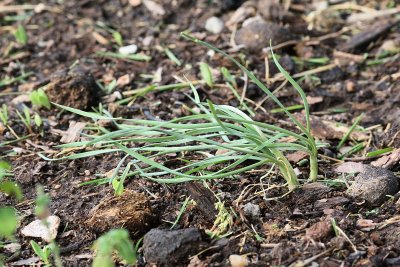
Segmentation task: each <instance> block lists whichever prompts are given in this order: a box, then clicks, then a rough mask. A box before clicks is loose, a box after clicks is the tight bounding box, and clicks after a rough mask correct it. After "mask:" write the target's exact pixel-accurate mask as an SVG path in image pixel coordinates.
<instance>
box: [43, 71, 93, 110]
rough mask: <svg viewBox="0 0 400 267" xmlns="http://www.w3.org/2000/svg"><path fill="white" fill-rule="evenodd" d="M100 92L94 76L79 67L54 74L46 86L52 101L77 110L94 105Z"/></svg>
mask: <svg viewBox="0 0 400 267" xmlns="http://www.w3.org/2000/svg"><path fill="white" fill-rule="evenodd" d="M99 92H100V88H99V87H98V86H97V84H96V81H95V79H94V78H93V76H92V75H91V74H90V73H88V72H87V71H85V70H83V69H82V68H79V67H76V68H73V69H66V70H61V71H58V72H56V73H54V74H53V75H52V76H51V78H50V83H49V84H48V85H47V86H46V94H47V95H48V97H49V99H50V101H52V102H55V103H59V104H62V105H64V106H68V107H72V108H76V109H88V108H89V107H90V106H92V105H94V104H95V103H96V101H97V100H98V94H99Z"/></svg>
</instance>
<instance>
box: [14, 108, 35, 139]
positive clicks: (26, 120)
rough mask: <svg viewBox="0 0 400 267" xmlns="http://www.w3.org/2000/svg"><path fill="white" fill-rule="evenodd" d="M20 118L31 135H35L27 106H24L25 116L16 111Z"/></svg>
mask: <svg viewBox="0 0 400 267" xmlns="http://www.w3.org/2000/svg"><path fill="white" fill-rule="evenodd" d="M16 112H17V115H18V117H19V118H20V119H21V122H22V123H23V124H24V125H25V126H26V128H27V129H28V131H29V133H33V130H32V126H31V113H30V110H29V108H28V107H27V106H24V108H23V109H22V112H23V115H22V114H21V113H20V112H19V111H18V110H16Z"/></svg>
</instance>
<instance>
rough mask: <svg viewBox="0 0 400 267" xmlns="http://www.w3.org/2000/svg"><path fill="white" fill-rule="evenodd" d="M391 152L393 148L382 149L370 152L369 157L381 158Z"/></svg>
mask: <svg viewBox="0 0 400 267" xmlns="http://www.w3.org/2000/svg"><path fill="white" fill-rule="evenodd" d="M391 151H393V147H387V148H382V149H378V150H375V151H371V152H368V153H367V157H376V156H380V155H382V154H385V153H388V152H391Z"/></svg>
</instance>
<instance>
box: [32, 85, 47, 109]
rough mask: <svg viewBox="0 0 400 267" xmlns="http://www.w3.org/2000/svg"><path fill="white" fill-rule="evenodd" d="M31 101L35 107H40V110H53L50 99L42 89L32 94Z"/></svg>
mask: <svg viewBox="0 0 400 267" xmlns="http://www.w3.org/2000/svg"><path fill="white" fill-rule="evenodd" d="M29 99H30V100H31V102H32V104H33V105H35V106H38V107H39V108H40V107H45V108H47V109H50V108H51V104H50V101H49V97H48V96H47V94H46V93H45V91H44V90H43V89H42V88H39V89H38V90H35V91H33V92H32V93H30V95H29Z"/></svg>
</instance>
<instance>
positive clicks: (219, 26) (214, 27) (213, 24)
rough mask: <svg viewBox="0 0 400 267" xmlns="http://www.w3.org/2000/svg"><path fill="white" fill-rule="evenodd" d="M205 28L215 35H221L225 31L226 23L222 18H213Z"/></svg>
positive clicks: (207, 21) (209, 19)
mask: <svg viewBox="0 0 400 267" xmlns="http://www.w3.org/2000/svg"><path fill="white" fill-rule="evenodd" d="M204 28H205V29H206V30H207V31H209V32H211V33H213V34H219V33H221V32H222V30H223V29H224V22H223V21H222V19H220V18H217V17H211V18H208V19H207V20H206V24H205V26H204Z"/></svg>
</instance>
